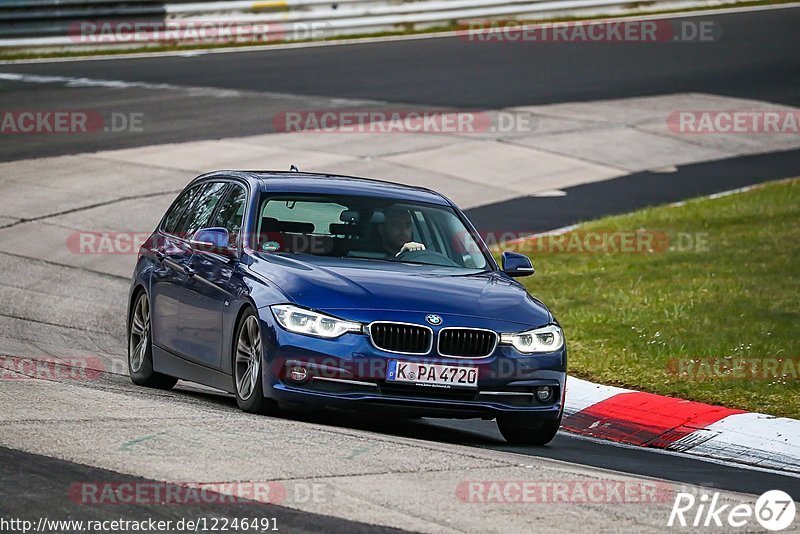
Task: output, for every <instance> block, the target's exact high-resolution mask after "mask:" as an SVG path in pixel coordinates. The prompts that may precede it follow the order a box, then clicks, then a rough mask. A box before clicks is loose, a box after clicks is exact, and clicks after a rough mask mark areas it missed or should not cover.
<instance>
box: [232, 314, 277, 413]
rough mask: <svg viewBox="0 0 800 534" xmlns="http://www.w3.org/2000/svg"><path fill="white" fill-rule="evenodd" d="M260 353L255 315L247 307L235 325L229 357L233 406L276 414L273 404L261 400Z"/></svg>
mask: <svg viewBox="0 0 800 534" xmlns="http://www.w3.org/2000/svg"><path fill="white" fill-rule="evenodd" d="M262 351H263V345H262V343H261V326H260V325H259V322H258V316H257V315H256V314H255V312H254V311H253V310H252V308H248V310H247V311H245V312H244V314H242V317H241V318H240V319H239V324H238V325H237V326H236V337H235V338H234V346H233V350H232V354H231V358H232V359H233V366H232V368H233V377H232V378H233V390H234V391H235V393H236V404H238V405H239V408H240V409H241V410H242V411H245V412H248V413H260V414H268V413H275V412H277V405H276V404H275V401H273V400H272V399H267V398H265V397H264V384H263V381H262V380H261V365H262V363H263V360H264V358H263V354H262Z"/></svg>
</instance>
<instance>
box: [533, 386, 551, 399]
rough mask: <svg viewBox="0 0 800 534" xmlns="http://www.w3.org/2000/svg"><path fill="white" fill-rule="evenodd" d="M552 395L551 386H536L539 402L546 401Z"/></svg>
mask: <svg viewBox="0 0 800 534" xmlns="http://www.w3.org/2000/svg"><path fill="white" fill-rule="evenodd" d="M552 396H553V388H551V387H550V386H539V387H538V388H536V398H537V399H539V402H547V401H549V400H550V397H552Z"/></svg>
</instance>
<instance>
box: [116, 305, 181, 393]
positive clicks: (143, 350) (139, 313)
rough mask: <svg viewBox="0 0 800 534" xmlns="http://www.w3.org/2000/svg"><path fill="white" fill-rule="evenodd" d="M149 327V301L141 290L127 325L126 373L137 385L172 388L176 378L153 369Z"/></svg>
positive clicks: (176, 380) (150, 330)
mask: <svg viewBox="0 0 800 534" xmlns="http://www.w3.org/2000/svg"><path fill="white" fill-rule="evenodd" d="M151 332H152V329H151V327H150V301H149V300H147V294H146V293H145V292H144V291H142V292H141V293H139V296H138V297H136V303H135V304H134V305H133V310H132V313H131V318H130V324H129V325H128V374H130V376H131V381H133V383H134V384H136V385H137V386H145V387H148V388H156V389H172V387H173V386H174V385H175V384H176V383H177V382H178V379H177V378H175V377H172V376H167V375H164V374H161V373H157V372H155V371H154V370H153V341H152V336H151Z"/></svg>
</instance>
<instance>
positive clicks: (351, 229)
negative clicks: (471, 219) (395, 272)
mask: <svg viewBox="0 0 800 534" xmlns="http://www.w3.org/2000/svg"><path fill="white" fill-rule="evenodd" d="M257 225H258V232H257V235H258V243H257V250H258V251H260V252H267V253H279V254H280V253H283V254H310V255H313V256H324V257H329V258H351V259H361V260H373V261H391V262H402V263H413V264H424V265H435V266H439V267H451V268H461V269H469V270H476V269H477V270H486V269H488V268H489V262H488V260H487V258H486V256H485V255H484V253H483V251H482V250H481V247H480V246H479V245H478V243H477V242H476V239H479V238H477V237H476V236H475V235H473V234H472V233H471V232H470V231H469V230H468V229H467V228H466V227H465V226H464V223H463V222H462V221H461V219H460V218H459V217H458V215H457V214H456V212H455V211H454V210H453V209H452V208H450V207H449V206H438V205H433V204H426V203H422V202H413V201H405V200H403V201H393V200H391V199H385V198H375V197H361V196H344V195H286V194H281V195H277V196H269V197H267V198H265V199H263V200H262V202H261V206H260V208H259V218H258V222H257Z"/></svg>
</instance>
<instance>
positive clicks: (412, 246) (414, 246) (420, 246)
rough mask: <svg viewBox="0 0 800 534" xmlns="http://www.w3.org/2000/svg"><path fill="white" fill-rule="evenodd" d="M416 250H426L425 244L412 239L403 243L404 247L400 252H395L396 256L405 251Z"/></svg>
mask: <svg viewBox="0 0 800 534" xmlns="http://www.w3.org/2000/svg"><path fill="white" fill-rule="evenodd" d="M415 250H425V245H423V244H422V243H415V242H414V241H410V242H408V243H406V244H405V245H403V248H401V249H400V252H398V253H397V254H395V257H397V256H399V255H400V254H402V253H403V252H414V251H415Z"/></svg>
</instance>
